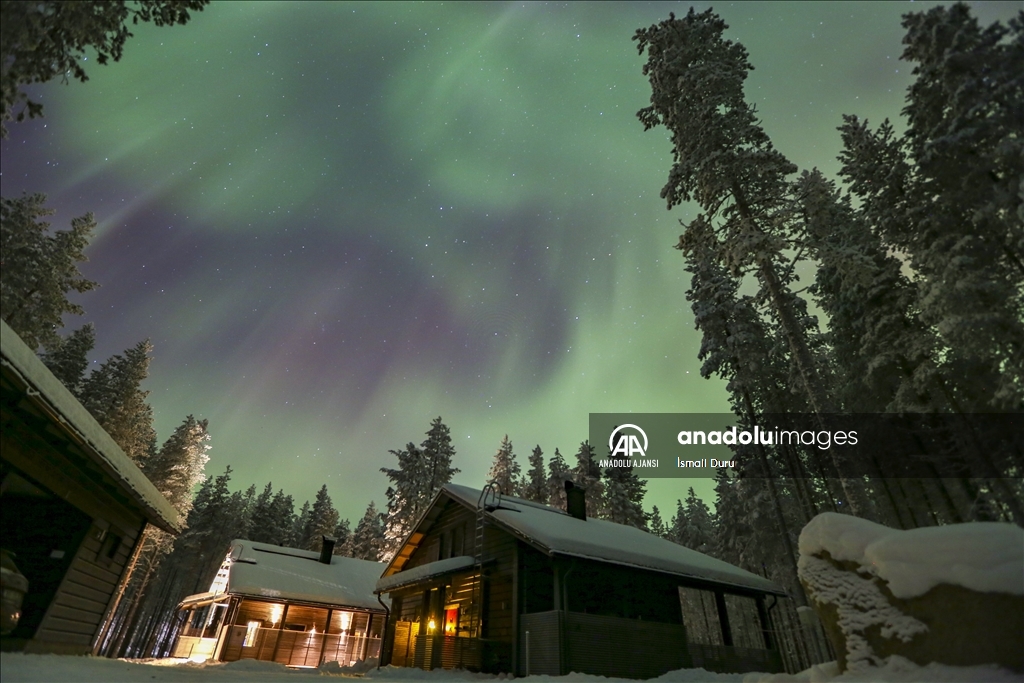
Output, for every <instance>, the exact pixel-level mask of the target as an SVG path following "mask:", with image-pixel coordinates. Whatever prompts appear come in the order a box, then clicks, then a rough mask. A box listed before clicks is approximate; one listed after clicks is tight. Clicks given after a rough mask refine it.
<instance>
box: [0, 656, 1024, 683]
mask: <svg viewBox="0 0 1024 683" xmlns="http://www.w3.org/2000/svg"><path fill="white" fill-rule="evenodd" d="M311 676H316V677H318V678H320V679H321V680H322V679H323V677H330V678H335V679H344V678H354V677H365V678H368V679H371V680H372V683H391V682H392V681H394V682H396V683H398V682H403V681H427V682H428V683H445V682H447V681H486V680H503V679H505V680H507V679H510V678H512V677H511V676H507V677H506V676H487V675H483V674H472V673H468V672H462V671H429V672H428V671H421V670H419V669H399V668H394V667H384V668H383V669H372V670H370V671H367V672H365V673H361V672H358V671H353V670H343V669H337V668H333V667H332V666H331V665H327V666H325V667H323V668H322V669H288V668H286V667H285V666H283V665H281V664H274V663H271V662H258V661H255V660H251V659H249V660H242V661H239V662H230V663H228V664H220V663H217V664H211V663H207V664H194V663H190V662H184V661H177V660H168V659H164V660H150V661H127V660H118V659H103V658H99V657H69V656H62V655H26V654H21V653H4V655H3V656H2V657H0V679H3V683H22V682H24V683H186V682H187V683H221V682H234V683H241V682H243V681H252V682H253V683H302V681H303V680H304V679H306V678H309V677H311ZM523 680H526V679H523ZM528 680H529V683H542V682H549V683H557V682H559V681H564V682H565V683H588V682H592V683H627V682H626V681H625V680H624V679H619V678H604V677H602V676H588V675H584V674H569V675H568V676H558V677H553V676H530V677H529V679H528ZM654 680H656V681H659V683H796V682H802V683H833V682H834V683H861V682H865V681H878V682H881V683H911V682H914V683H1004V682H1005V683H1010V682H1011V681H1013V682H1017V683H1020V682H1024V676H1017V675H1014V674H1012V673H1010V672H1008V671H1006V670H1003V669H997V668H994V667H981V666H976V667H954V666H944V665H941V664H932V665H930V666H927V667H919V666H915V665H914V664H911V663H910V662H908V661H907V660H902V659H900V658H897V657H894V658H891V659H890V660H889V661H888V663H887V664H886V666H884V667H880V668H869V669H865V670H861V671H859V672H857V673H856V674H854V673H849V672H848V673H846V674H844V675H842V676H837V675H836V670H835V667H834V665H828V664H826V665H822V666H816V667H813V668H812V669H809V670H808V671H804V672H803V673H801V674H798V675H796V676H788V675H784V674H777V675H774V676H773V675H770V674H764V673H752V674H751V673H748V674H716V673H710V672H707V671H704V670H703V669H683V670H680V671H671V672H669V673H667V674H665V675H664V676H661V677H659V678H657V679H654Z"/></svg>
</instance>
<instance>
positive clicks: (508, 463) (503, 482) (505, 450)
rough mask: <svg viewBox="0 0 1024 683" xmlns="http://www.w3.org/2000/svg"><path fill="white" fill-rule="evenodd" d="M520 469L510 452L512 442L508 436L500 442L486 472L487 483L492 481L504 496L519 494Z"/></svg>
mask: <svg viewBox="0 0 1024 683" xmlns="http://www.w3.org/2000/svg"><path fill="white" fill-rule="evenodd" d="M519 479H520V468H519V463H518V462H516V454H515V452H513V450H512V442H511V441H509V438H508V434H506V435H505V436H504V438H502V440H501V445H500V446H498V450H497V451H495V453H494V458H493V460H491V469H490V470H489V471H488V472H487V481H493V482H495V483H496V484H497V485H498V488H500V489H501V492H502V493H503V494H505V495H506V496H512V495H515V494H517V493H518V492H519Z"/></svg>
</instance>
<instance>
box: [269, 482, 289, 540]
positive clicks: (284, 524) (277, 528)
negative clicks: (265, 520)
mask: <svg viewBox="0 0 1024 683" xmlns="http://www.w3.org/2000/svg"><path fill="white" fill-rule="evenodd" d="M269 517H270V520H271V522H270V525H269V526H268V538H267V541H266V542H267V543H272V544H274V545H283V546H287V545H290V544H291V541H292V529H293V528H294V527H295V499H294V498H292V496H291V494H286V493H285V492H284V490H283V489H278V490H277V493H275V494H274V498H273V500H271V501H270V515H269Z"/></svg>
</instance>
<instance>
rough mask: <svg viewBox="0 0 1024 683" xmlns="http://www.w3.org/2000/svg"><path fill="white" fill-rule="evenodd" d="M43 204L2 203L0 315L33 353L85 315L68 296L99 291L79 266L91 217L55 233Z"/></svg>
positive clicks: (33, 200) (39, 198)
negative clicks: (71, 318)
mask: <svg viewBox="0 0 1024 683" xmlns="http://www.w3.org/2000/svg"><path fill="white" fill-rule="evenodd" d="M5 7H6V5H5ZM5 26H6V25H5ZM3 30H4V31H6V30H7V28H6V27H5V28H4V29H3ZM6 70H7V66H6V64H5V66H4V72H5V74H6ZM45 201H46V197H45V196H44V195H41V194H33V195H23V196H21V197H19V198H18V199H6V198H2V199H0V315H2V316H3V319H4V321H5V322H6V323H7V324H8V325H10V326H11V329H12V330H14V331H15V333H17V335H18V336H19V337H21V340H22V341H23V342H25V344H26V345H28V347H29V348H30V349H37V348H38V347H40V346H42V347H45V348H50V347H56V346H58V345H59V344H60V337H59V336H58V334H57V330H58V329H60V328H61V327H62V326H63V322H62V321H61V316H63V315H64V314H65V313H72V314H75V315H81V314H82V313H83V312H84V311H83V310H82V307H81V306H79V305H78V304H75V303H72V302H71V301H69V300H68V293H69V292H72V291H74V292H88V291H89V290H91V289H94V288H95V287H96V283H95V282H92V281H91V280H87V279H86V278H84V277H82V274H81V273H80V272H79V270H78V265H77V264H79V263H82V262H84V261H86V260H88V259H86V258H85V254H84V253H83V252H84V250H85V247H86V245H88V244H89V240H90V238H91V237H92V232H93V230H94V229H95V228H96V221H95V220H94V219H93V216H92V214H91V213H90V214H86V215H85V216H81V217H79V218H74V219H72V221H71V229H70V230H58V231H56V232H51V231H50V224H49V223H47V222H45V221H44V220H42V219H43V218H45V217H46V216H50V215H52V214H54V213H55V211H54V210H53V209H47V208H44V206H43V204H44V202H45Z"/></svg>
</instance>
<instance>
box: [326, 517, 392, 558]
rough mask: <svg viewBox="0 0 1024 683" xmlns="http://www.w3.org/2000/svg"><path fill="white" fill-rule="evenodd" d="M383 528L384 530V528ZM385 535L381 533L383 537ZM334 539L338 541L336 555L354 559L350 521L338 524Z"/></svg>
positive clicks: (346, 520) (342, 521)
mask: <svg viewBox="0 0 1024 683" xmlns="http://www.w3.org/2000/svg"><path fill="white" fill-rule="evenodd" d="M381 528H382V529H383V526H382V527H381ZM383 533H384V532H383V531H381V534H382V535H383ZM334 538H335V539H336V543H335V544H334V554H335V555H343V556H345V557H352V553H351V548H352V523H351V522H349V521H348V519H343V520H341V521H340V522H338V526H336V527H334Z"/></svg>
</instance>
